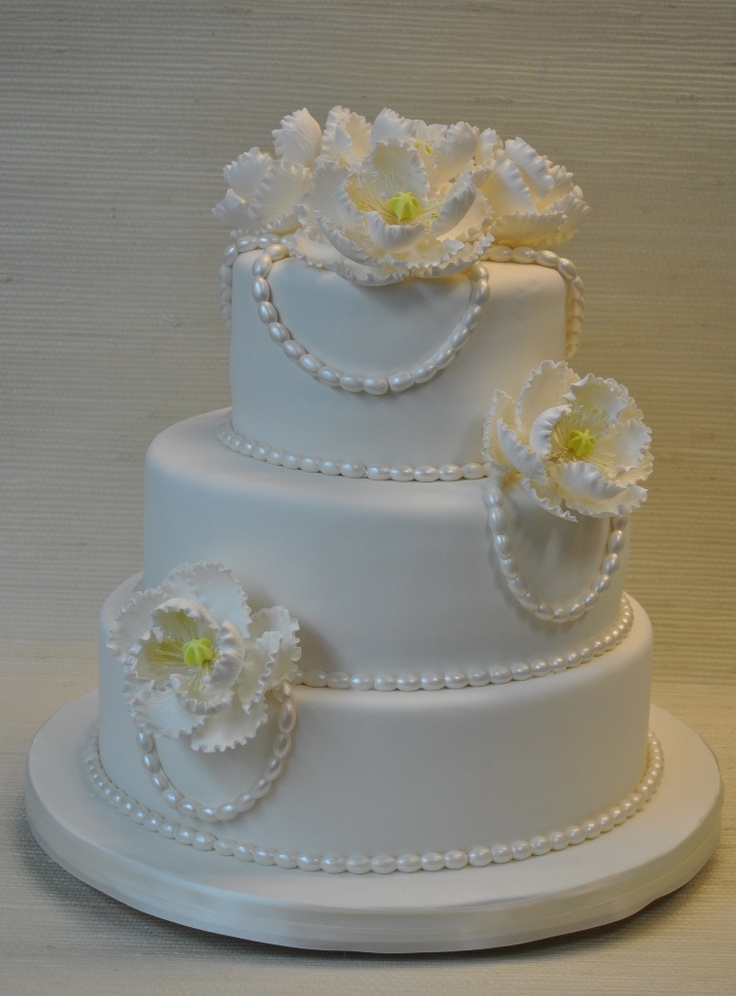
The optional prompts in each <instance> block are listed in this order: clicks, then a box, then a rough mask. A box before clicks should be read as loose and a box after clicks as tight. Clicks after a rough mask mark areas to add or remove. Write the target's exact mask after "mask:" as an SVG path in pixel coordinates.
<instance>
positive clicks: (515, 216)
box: [215, 106, 588, 286]
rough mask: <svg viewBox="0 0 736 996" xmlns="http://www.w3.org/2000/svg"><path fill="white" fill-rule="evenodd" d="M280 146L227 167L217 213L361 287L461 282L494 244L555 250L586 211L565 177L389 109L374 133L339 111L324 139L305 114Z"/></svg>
mask: <svg viewBox="0 0 736 996" xmlns="http://www.w3.org/2000/svg"><path fill="white" fill-rule="evenodd" d="M273 138H274V156H273V157H272V156H270V155H268V154H267V153H263V152H260V150H258V149H251V150H250V151H249V152H247V153H243V155H242V156H240V157H238V159H237V160H236V161H235V162H234V163H231V165H230V166H229V167H227V168H226V170H225V178H226V180H227V182H228V183H229V184H230V189H229V190H228V192H227V193H226V195H225V197H224V199H223V200H222V201H221V203H220V204H218V205H217V207H216V208H215V214H216V215H217V216H218V217H219V218H221V219H222V220H223V221H225V222H226V223H227V224H229V225H230V226H231V228H232V229H233V231H234V232H235V233H243V234H247V235H250V236H253V237H255V236H259V235H262V234H265V233H268V232H273V233H274V234H275V235H278V236H282V237H285V244H286V246H287V249H288V251H289V252H291V253H293V254H294V255H295V256H297V257H298V258H301V259H303V260H305V262H307V263H308V264H309V265H311V266H318V267H326V268H328V269H331V270H333V271H334V272H336V273H339V274H340V275H341V276H344V277H346V278H347V279H349V280H352V281H354V282H356V283H359V284H363V285H376V286H377V285H382V284H387V283H394V282H396V281H398V280H405V279H406V278H408V277H421V278H432V277H441V276H445V275H448V274H451V273H456V272H458V271H460V270H462V269H466V268H467V267H468V266H470V265H472V264H473V263H474V262H476V261H477V260H478V259H480V258H481V257H482V256H483V255H484V254H485V253H486V252H487V250H488V249H489V247H490V245H491V244H492V242H493V241H494V240H495V241H499V242H501V243H502V244H504V245H508V246H512V247H513V246H528V247H530V248H534V249H541V248H556V247H557V246H558V245H560V244H562V243H563V242H564V241H565V240H566V239H567V238H569V237H570V236H571V235H572V233H573V231H574V229H575V226H576V225H577V223H578V222H579V221H580V220H581V219H582V217H583V216H584V215H585V214H586V213H587V211H588V207H587V205H586V204H585V201H584V200H583V197H582V192H581V191H580V189H579V188H578V187H577V186H575V184H574V182H573V176H572V174H571V173H569V172H568V171H567V170H566V169H565V168H564V167H562V166H557V165H555V164H554V163H551V162H550V161H549V159H547V158H546V157H545V156H542V155H540V154H539V153H537V152H536V151H535V150H534V149H533V148H532V147H531V146H530V145H529V144H528V143H527V142H524V141H523V140H522V139H520V138H517V139H513V140H512V141H508V142H505V143H504V142H503V141H502V140H501V138H500V137H499V136H498V134H497V133H496V132H495V131H494V130H493V129H486V130H485V131H483V132H479V130H478V129H477V128H474V127H472V126H471V125H469V124H467V123H465V122H462V121H460V122H456V123H455V124H451V125H442V124H427V123H425V122H424V121H421V120H418V119H412V118H404V117H401V115H399V114H397V113H396V112H395V111H393V110H391V109H390V108H384V109H383V110H382V111H381V112H380V113H379V114H378V115H377V117H376V118H375V120H374V121H373V122H372V123H370V122H368V121H366V119H365V118H363V117H361V116H360V115H357V114H353V113H352V112H351V111H349V110H348V109H347V108H345V107H340V106H336V107H333V108H332V110H331V111H330V112H329V114H328V116H327V121H326V124H325V127H324V130H321V129H320V126H319V125H318V124H317V122H316V121H315V120H314V118H313V117H312V116H311V115H310V114H309V112H308V111H307V110H306V109H302V110H300V111H296V112H295V113H294V114H291V115H287V117H285V118H284V119H283V121H282V122H281V126H280V127H279V128H277V129H276V131H274V133H273ZM420 226H421V228H420Z"/></svg>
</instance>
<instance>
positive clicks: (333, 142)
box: [321, 107, 371, 165]
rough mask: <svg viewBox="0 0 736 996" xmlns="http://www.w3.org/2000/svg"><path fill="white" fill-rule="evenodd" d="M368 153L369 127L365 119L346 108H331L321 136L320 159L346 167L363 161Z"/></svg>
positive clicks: (369, 149) (369, 148)
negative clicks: (329, 160) (332, 161)
mask: <svg viewBox="0 0 736 996" xmlns="http://www.w3.org/2000/svg"><path fill="white" fill-rule="evenodd" d="M370 151H371V126H370V125H369V124H368V122H367V121H366V119H365V118H364V117H362V116H361V115H360V114H354V113H353V112H352V111H349V110H348V109H347V108H346V107H333V108H332V110H331V111H330V113H329V114H328V115H327V121H326V122H325V130H324V134H323V135H322V152H321V156H322V158H323V159H332V160H334V161H335V162H337V163H341V164H344V165H348V164H352V163H355V162H359V161H360V160H361V159H365V157H366V156H368V155H370Z"/></svg>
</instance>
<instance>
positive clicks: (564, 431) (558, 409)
mask: <svg viewBox="0 0 736 996" xmlns="http://www.w3.org/2000/svg"><path fill="white" fill-rule="evenodd" d="M650 441H651V432H650V430H649V429H648V428H647V426H645V425H644V423H643V421H642V413H641V411H640V410H639V409H638V408H637V406H636V403H635V402H634V400H633V398H631V397H630V396H629V394H628V392H627V390H626V388H625V387H622V386H621V385H619V384H617V383H616V382H615V381H613V380H603V379H602V378H600V377H594V376H593V374H588V375H587V376H586V377H583V378H582V379H581V378H580V377H578V375H577V374H576V373H575V372H574V371H573V370H571V369H570V367H568V365H567V364H566V363H553V362H551V361H549V360H546V361H545V362H544V363H542V364H541V366H540V367H539V368H538V369H537V370H534V371H533V372H532V373H531V374H529V376H528V377H527V379H526V382H525V383H524V386H523V387H522V389H521V392H520V394H519V397H518V399H517V400H513V399H512V398H510V397H509V396H508V394H506V393H505V392H504V391H501V390H497V391H496V392H495V394H494V395H493V398H492V399H491V404H490V407H489V409H488V413H487V415H486V419H485V433H484V437H483V453H484V456H485V458H486V460H487V462H488V464H489V467H490V471H491V473H492V474H494V475H496V476H501V477H504V476H506V475H508V474H509V473H511V474H512V475H516V476H518V477H519V478H520V483H521V485H522V487H524V488H525V489H526V490H527V491H528V492H530V493H531V494H532V495H533V496H534V497H535V498H536V499H537V500H538V501H539V502H540V503H541V504H542V505H543V506H544V507H545V508H546V509H548V510H549V511H550V512H553V513H554V514H555V515H558V516H560V517H562V518H565V519H572V520H575V518H576V516H575V514H574V513H576V512H578V513H580V514H581V515H591V516H596V517H603V516H614V515H623V514H625V513H627V512H630V511H632V510H633V509H635V508H638V507H639V505H641V503H642V502H643V501H644V500H645V498H646V495H647V492H646V490H645V489H644V488H643V487H641V485H640V484H639V483H638V482H640V481H643V480H645V479H646V478H647V477H648V476H649V474H650V473H651V470H652V455H651V453H650V450H649V444H650Z"/></svg>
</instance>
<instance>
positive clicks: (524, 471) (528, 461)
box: [496, 419, 545, 481]
mask: <svg viewBox="0 0 736 996" xmlns="http://www.w3.org/2000/svg"><path fill="white" fill-rule="evenodd" d="M496 435H497V438H498V445H499V448H500V450H501V452H502V453H503V454H504V456H505V457H506V460H507V461H508V463H509V464H510V466H512V467H513V468H514V469H516V470H518V471H519V473H520V474H521V475H522V476H523V477H527V478H529V479H530V480H538V481H543V480H544V479H545V473H544V464H543V463H542V461H541V460H540V459H539V457H538V456H537V454H536V453H533V452H532V450H530V449H529V447H527V446H524V444H523V443H522V442H521V441H520V440H519V438H518V436H517V435H516V433H515V432H514V431H513V429H510V428H509V427H508V425H506V424H505V423H504V422H502V421H501V419H498V421H497V423H496Z"/></svg>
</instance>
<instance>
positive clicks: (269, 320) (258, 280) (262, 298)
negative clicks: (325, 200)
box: [253, 243, 490, 395]
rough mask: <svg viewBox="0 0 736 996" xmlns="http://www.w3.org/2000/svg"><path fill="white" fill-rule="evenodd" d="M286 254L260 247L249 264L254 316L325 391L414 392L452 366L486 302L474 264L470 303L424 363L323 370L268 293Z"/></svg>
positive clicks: (484, 277) (484, 280) (482, 276)
mask: <svg viewBox="0 0 736 996" xmlns="http://www.w3.org/2000/svg"><path fill="white" fill-rule="evenodd" d="M286 255H287V251H286V249H285V248H284V247H283V246H282V245H280V244H278V243H274V244H272V245H268V246H264V247H262V251H261V252H260V253H259V255H258V256H257V257H256V259H255V261H254V263H253V298H254V300H255V302H256V305H257V307H258V317H259V318H260V320H261V321H262V322H263V324H264V325H265V326H266V328H267V329H268V334H269V336H270V337H271V339H272V341H273V342H275V343H276V345H277V346H280V347H281V349H282V350H283V353H284V356H286V357H287V359H289V360H292V361H293V362H294V363H296V365H297V367H298V368H299V369H300V370H303V371H304V372H305V373H307V374H309V376H310V377H314V378H315V380H318V381H319V382H320V383H322V384H327V386H328V387H334V388H339V389H340V390H342V391H348V392H349V393H350V394H360V393H361V392H365V393H366V394H375V395H381V394H386V393H393V394H399V393H401V392H402V391H406V390H408V389H409V388H410V387H414V385H415V384H426V383H427V382H428V381H430V380H432V379H433V378H434V377H436V376H437V374H438V373H439V372H440V370H444V369H445V368H446V367H449V365H450V364H451V363H452V361H453V360H454V359H455V357H456V356H457V354H458V353H459V352H460V350H461V349H462V348H463V346H464V345H465V344H466V342H467V341H468V337H469V336H470V333H471V332H472V331H473V329H474V328H475V326H476V325H477V324H478V319H479V318H480V314H481V311H482V309H483V305H484V304H485V303H486V302H487V301H488V298H489V295H490V291H489V287H488V271H487V270H486V269H485V267H483V266H481V265H480V264H479V263H476V264H475V265H474V266H471V267H469V268H468V269H467V270H465V275H466V276H467V277H468V279H469V280H470V284H471V291H470V303H469V304H468V307H467V308H466V310H465V312H464V314H463V316H462V318H461V319H460V321H459V322H458V324H457V325H456V326H455V328H454V329H453V330H452V332H451V333H450V335H449V336H448V337H447V339H446V340H445V342H444V343H442V345H441V346H440V348H439V349H438V350H436V351H435V352H434V353H432V355H431V356H429V357H427V358H426V359H424V360H423V361H422V362H421V363H419V364H418V365H417V366H415V367H413V368H412V369H411V370H399V371H395V372H394V373H386V374H383V375H379V376H370V377H369V376H366V375H365V374H361V373H358V372H356V371H346V370H340V369H338V368H337V367H333V366H329V365H328V364H327V363H326V362H325V361H324V360H322V359H320V358H319V357H318V356H315V355H314V353H310V352H308V351H307V349H306V347H305V346H304V345H303V344H302V343H301V342H299V340H298V339H295V338H294V334H293V333H292V332H291V331H290V330H289V329H288V328H287V327H286V325H284V323H283V322H282V321H281V317H280V315H279V312H278V310H277V308H276V305H275V304H274V302H273V291H272V288H271V285H270V284H269V282H268V276H269V274H270V272H271V268H272V267H273V264H274V263H275V262H276V261H277V260H279V259H283V258H284V256H286Z"/></svg>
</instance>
